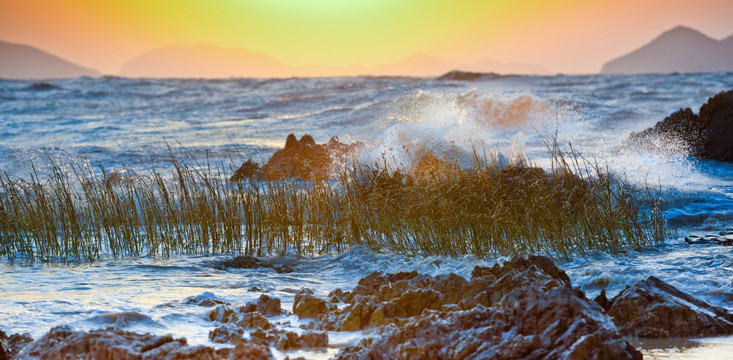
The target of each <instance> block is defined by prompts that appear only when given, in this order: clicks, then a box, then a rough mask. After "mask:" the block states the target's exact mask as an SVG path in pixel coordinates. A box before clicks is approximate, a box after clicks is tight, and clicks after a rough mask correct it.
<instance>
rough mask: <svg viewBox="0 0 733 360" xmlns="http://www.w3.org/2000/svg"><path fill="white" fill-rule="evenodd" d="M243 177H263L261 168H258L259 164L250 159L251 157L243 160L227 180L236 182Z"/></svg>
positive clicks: (257, 178) (258, 178)
mask: <svg viewBox="0 0 733 360" xmlns="http://www.w3.org/2000/svg"><path fill="white" fill-rule="evenodd" d="M245 179H255V180H262V179H264V175H263V174H262V169H260V165H259V164H257V163H256V162H254V161H252V159H248V160H247V161H245V162H244V163H243V164H242V166H240V167H239V169H237V171H235V172H234V175H232V177H230V178H229V181H231V182H236V181H242V180H245Z"/></svg>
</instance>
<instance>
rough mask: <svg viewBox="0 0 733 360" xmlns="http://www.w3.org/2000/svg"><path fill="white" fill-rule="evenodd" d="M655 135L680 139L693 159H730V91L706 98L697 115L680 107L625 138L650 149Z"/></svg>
mask: <svg viewBox="0 0 733 360" xmlns="http://www.w3.org/2000/svg"><path fill="white" fill-rule="evenodd" d="M659 137H662V138H666V139H667V140H672V142H675V141H679V142H682V143H683V144H684V145H685V146H686V147H688V149H689V152H690V154H691V155H692V156H695V157H697V158H700V159H706V160H717V161H724V162H733V141H731V139H733V90H729V91H723V92H720V93H718V94H717V95H715V96H713V97H711V98H709V99H708V101H707V103H705V104H704V105H703V106H702V107H700V112H699V114H694V113H693V112H692V110H691V109H690V108H686V109H680V110H679V111H677V112H675V113H673V114H671V115H670V116H668V117H666V118H665V119H664V120H662V121H660V122H658V123H657V124H656V125H654V127H652V128H649V129H646V130H644V131H642V132H639V133H632V134H631V135H630V137H629V141H630V142H631V143H632V144H640V145H642V146H643V147H646V148H652V149H654V148H658V147H659V146H658V145H656V143H659V141H655V140H656V139H658V138H659ZM667 142H668V141H662V143H667Z"/></svg>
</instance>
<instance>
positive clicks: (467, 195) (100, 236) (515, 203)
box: [0, 142, 667, 261]
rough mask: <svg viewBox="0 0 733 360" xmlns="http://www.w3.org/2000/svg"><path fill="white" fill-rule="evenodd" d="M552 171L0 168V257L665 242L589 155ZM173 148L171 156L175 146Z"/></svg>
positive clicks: (498, 249)
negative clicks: (265, 174) (24, 171)
mask: <svg viewBox="0 0 733 360" xmlns="http://www.w3.org/2000/svg"><path fill="white" fill-rule="evenodd" d="M548 152H549V153H550V157H551V159H552V166H551V168H550V169H548V170H543V169H540V168H537V167H535V166H532V165H530V163H529V161H528V160H526V159H525V160H524V161H521V162H517V163H513V164H508V165H507V164H502V162H501V161H498V159H497V156H495V155H491V154H488V155H486V152H483V151H482V152H479V151H474V154H473V157H474V159H473V166H471V167H468V168H461V167H458V166H454V165H455V163H452V162H450V161H446V160H441V162H438V163H436V164H433V166H427V167H424V168H422V169H419V170H417V171H416V170H415V169H406V168H404V167H402V166H399V165H396V164H392V163H391V162H390V161H387V160H386V158H383V159H382V161H378V162H376V163H374V164H370V165H365V164H359V163H357V162H353V163H352V164H351V165H350V166H349V167H348V168H346V169H344V170H343V171H342V172H341V173H340V174H338V175H337V176H336V180H331V181H320V182H304V181H298V180H282V181H262V180H256V179H249V180H245V181H241V182H235V183H230V182H228V181H227V180H226V178H227V176H226V173H227V171H226V170H225V169H222V168H221V167H219V168H217V167H212V166H211V165H210V163H208V162H205V163H203V164H202V163H200V162H199V161H197V160H196V159H192V158H190V157H189V156H186V155H184V156H183V157H175V156H173V155H171V158H170V161H171V164H172V167H171V168H172V169H173V172H172V174H165V175H164V174H161V173H158V172H155V171H151V172H149V173H147V174H137V173H134V172H132V171H130V170H127V169H124V168H123V169H121V170H118V171H107V170H106V169H104V168H101V167H95V166H92V165H90V164H88V163H85V162H81V163H72V164H69V165H64V166H61V165H58V164H57V165H53V166H51V167H50V168H49V169H48V170H46V171H45V172H44V175H41V174H40V173H39V172H38V171H36V169H35V168H34V171H33V173H31V174H30V175H29V176H28V177H27V178H25V179H19V178H12V177H11V176H9V175H8V174H7V173H6V174H3V175H2V176H0V191H1V192H2V193H1V194H0V256H1V257H5V258H9V259H12V258H15V257H16V256H20V255H22V256H24V257H27V258H29V259H32V260H39V261H57V260H58V261H94V260H98V259H102V258H105V257H111V258H122V257H135V256H142V255H154V256H161V257H169V256H172V255H201V254H221V253H226V254H246V255H256V256H265V255H277V254H283V253H285V252H292V253H295V254H300V255H320V254H328V253H335V252H341V251H345V250H346V249H348V248H349V247H350V246H352V245H363V246H366V247H369V248H371V249H374V250H377V251H388V252H397V253H403V254H411V255H447V256H459V255H463V254H474V255H477V256H480V257H493V256H503V255H515V254H543V255H549V256H551V257H553V258H556V259H570V258H571V257H572V256H574V255H575V254H580V253H583V252H585V251H588V250H601V251H605V252H610V253H615V252H619V251H622V250H624V249H627V248H640V247H643V246H649V245H653V244H655V243H657V242H659V241H662V240H663V239H664V237H665V234H666V231H667V230H666V228H665V223H664V219H663V218H662V216H661V213H660V206H661V204H660V199H659V197H658V196H655V193H656V192H655V190H654V189H653V188H651V187H643V188H639V187H635V186H631V185H629V184H628V183H627V182H625V181H623V179H620V178H618V177H615V176H612V175H611V174H610V173H609V172H608V171H607V169H605V168H604V167H602V166H601V165H599V164H598V163H597V162H594V161H589V160H586V159H583V158H582V157H581V156H579V155H577V154H575V153H573V152H572V151H571V150H570V151H569V154H566V152H564V151H562V150H561V149H560V147H559V146H558V145H557V144H556V143H555V142H550V143H549V144H548ZM171 153H172V152H171Z"/></svg>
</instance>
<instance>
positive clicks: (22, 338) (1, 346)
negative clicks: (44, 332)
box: [0, 330, 33, 360]
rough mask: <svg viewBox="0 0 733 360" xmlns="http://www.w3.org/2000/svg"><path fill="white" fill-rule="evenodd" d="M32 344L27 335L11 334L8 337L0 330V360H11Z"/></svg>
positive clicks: (31, 339)
mask: <svg viewBox="0 0 733 360" xmlns="http://www.w3.org/2000/svg"><path fill="white" fill-rule="evenodd" d="M31 342H33V338H31V336H30V335H29V334H13V335H10V336H8V335H7V334H6V333H5V332H4V331H2V330H0V360H9V359H13V358H14V357H15V355H16V354H17V353H18V352H19V351H20V349H22V348H23V347H24V346H26V345H28V344H29V343H31Z"/></svg>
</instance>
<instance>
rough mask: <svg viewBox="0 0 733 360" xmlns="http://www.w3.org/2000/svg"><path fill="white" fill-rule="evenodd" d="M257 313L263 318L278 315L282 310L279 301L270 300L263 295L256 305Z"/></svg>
mask: <svg viewBox="0 0 733 360" xmlns="http://www.w3.org/2000/svg"><path fill="white" fill-rule="evenodd" d="M256 309H257V311H258V312H259V313H260V314H262V315H265V316H274V315H280V313H281V312H282V309H281V308H280V299H277V298H271V297H269V296H267V295H265V294H262V295H260V298H259V299H258V300H257V304H256Z"/></svg>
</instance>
